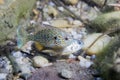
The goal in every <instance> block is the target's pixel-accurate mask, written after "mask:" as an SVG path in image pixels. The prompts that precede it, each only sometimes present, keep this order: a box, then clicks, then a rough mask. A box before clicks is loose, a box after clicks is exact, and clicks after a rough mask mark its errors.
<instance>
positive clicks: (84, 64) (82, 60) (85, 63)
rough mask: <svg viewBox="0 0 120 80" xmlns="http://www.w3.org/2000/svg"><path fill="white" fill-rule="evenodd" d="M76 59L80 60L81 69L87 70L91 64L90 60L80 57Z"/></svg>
mask: <svg viewBox="0 0 120 80" xmlns="http://www.w3.org/2000/svg"><path fill="white" fill-rule="evenodd" d="M78 59H79V60H80V62H79V63H80V66H81V67H86V68H89V67H90V66H91V65H92V64H93V62H91V61H90V60H87V59H85V58H83V57H82V56H78Z"/></svg>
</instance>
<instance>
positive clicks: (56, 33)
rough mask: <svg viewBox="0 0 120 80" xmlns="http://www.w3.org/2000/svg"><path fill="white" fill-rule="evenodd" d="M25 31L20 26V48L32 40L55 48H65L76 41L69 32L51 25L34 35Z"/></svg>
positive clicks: (18, 31)
mask: <svg viewBox="0 0 120 80" xmlns="http://www.w3.org/2000/svg"><path fill="white" fill-rule="evenodd" d="M24 31H25V30H22V28H21V27H18V30H17V33H18V44H19V46H18V47H19V48H20V47H21V46H22V45H24V44H25V42H27V41H30V40H31V41H35V42H38V43H40V44H41V45H42V46H43V47H48V48H53V49H59V48H65V47H66V46H68V45H70V44H71V43H73V42H74V41H75V40H74V39H72V37H70V35H69V34H68V33H67V32H65V31H63V30H61V29H59V28H55V27H51V26H48V27H45V28H43V29H40V30H39V31H38V32H36V33H35V34H33V35H25V33H24ZM24 35H25V36H24Z"/></svg>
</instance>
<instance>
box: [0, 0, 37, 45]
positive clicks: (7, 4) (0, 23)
mask: <svg viewBox="0 0 120 80" xmlns="http://www.w3.org/2000/svg"><path fill="white" fill-rule="evenodd" d="M35 1H36V0H3V2H2V3H1V4H0V44H1V43H3V42H4V41H5V40H7V39H8V38H13V36H14V35H15V31H16V27H17V26H18V24H19V21H20V20H21V19H22V18H24V19H25V18H28V17H29V16H30V11H31V9H32V8H33V5H34V3H35Z"/></svg>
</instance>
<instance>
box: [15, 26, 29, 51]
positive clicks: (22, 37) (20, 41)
mask: <svg viewBox="0 0 120 80" xmlns="http://www.w3.org/2000/svg"><path fill="white" fill-rule="evenodd" d="M26 42H27V32H26V30H25V28H24V27H23V26H22V25H19V26H18V28H17V47H18V48H19V49H20V48H21V47H22V46H23V45H24V44H25V43H26Z"/></svg>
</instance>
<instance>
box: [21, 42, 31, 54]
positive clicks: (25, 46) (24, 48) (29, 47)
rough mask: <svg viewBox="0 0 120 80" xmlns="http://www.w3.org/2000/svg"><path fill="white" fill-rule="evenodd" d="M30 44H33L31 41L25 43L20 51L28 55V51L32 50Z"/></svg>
mask: <svg viewBox="0 0 120 80" xmlns="http://www.w3.org/2000/svg"><path fill="white" fill-rule="evenodd" d="M32 44H33V41H29V42H27V43H26V44H25V45H24V46H23V47H22V48H21V50H22V51H24V52H26V53H30V51H31V50H32Z"/></svg>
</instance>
